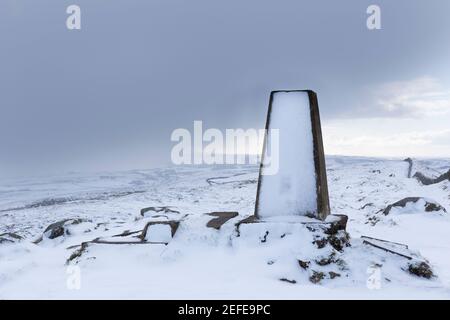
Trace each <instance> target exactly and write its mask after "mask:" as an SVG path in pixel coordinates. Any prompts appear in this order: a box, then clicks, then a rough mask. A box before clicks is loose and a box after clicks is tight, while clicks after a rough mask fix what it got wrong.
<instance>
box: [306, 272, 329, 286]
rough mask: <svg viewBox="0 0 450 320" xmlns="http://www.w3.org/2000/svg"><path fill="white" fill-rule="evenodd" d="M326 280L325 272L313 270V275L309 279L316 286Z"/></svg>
mask: <svg viewBox="0 0 450 320" xmlns="http://www.w3.org/2000/svg"><path fill="white" fill-rule="evenodd" d="M324 278H325V274H324V273H323V272H318V271H315V270H313V272H312V275H311V276H310V277H309V281H311V282H312V283H314V284H316V283H319V282H320V281H322V280H323V279H324Z"/></svg>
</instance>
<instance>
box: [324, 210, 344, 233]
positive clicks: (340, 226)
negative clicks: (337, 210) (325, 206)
mask: <svg viewBox="0 0 450 320" xmlns="http://www.w3.org/2000/svg"><path fill="white" fill-rule="evenodd" d="M325 222H329V226H328V228H327V229H326V230H325V233H326V234H330V235H333V234H336V233H338V232H339V231H340V230H345V229H346V228H347V222H348V217H347V216H346V215H343V214H333V215H330V216H328V217H327V219H326V220H325Z"/></svg>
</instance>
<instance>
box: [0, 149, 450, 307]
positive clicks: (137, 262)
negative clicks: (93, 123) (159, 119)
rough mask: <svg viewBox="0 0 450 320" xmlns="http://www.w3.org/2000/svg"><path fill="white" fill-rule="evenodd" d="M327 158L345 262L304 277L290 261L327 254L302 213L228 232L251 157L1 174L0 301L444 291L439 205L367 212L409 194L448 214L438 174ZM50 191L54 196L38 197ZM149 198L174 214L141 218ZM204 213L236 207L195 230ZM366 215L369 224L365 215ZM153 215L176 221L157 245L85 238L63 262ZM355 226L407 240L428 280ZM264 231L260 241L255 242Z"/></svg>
mask: <svg viewBox="0 0 450 320" xmlns="http://www.w3.org/2000/svg"><path fill="white" fill-rule="evenodd" d="M447 163H450V160H447ZM327 165H328V167H327V174H328V185H329V188H330V203H331V211H332V213H333V214H345V215H348V217H349V222H348V225H347V230H348V231H349V233H350V235H351V237H352V239H351V244H352V246H351V247H349V248H347V249H345V250H344V251H343V252H342V253H338V254H337V256H336V257H337V258H339V259H342V260H344V261H345V263H346V269H345V270H337V269H336V266H335V265H329V266H325V267H324V270H326V271H327V272H328V271H334V272H339V273H341V277H338V278H336V279H333V280H331V279H324V280H323V281H322V282H321V283H320V284H312V283H311V282H310V281H309V280H308V276H309V275H308V273H307V271H305V270H302V269H301V268H299V266H298V262H297V260H298V259H300V260H301V259H307V258H311V257H312V256H314V257H317V259H320V258H321V257H322V256H323V257H326V256H327V255H329V254H330V253H331V250H330V248H324V249H321V250H317V249H316V248H315V247H314V245H313V244H312V241H311V240H312V238H311V237H312V234H311V233H309V232H306V231H305V229H304V228H305V225H304V224H302V223H298V222H309V220H308V219H309V218H307V217H303V216H297V217H291V218H290V220H287V218H285V217H282V216H274V217H268V218H267V220H268V222H267V223H265V224H248V225H241V227H240V236H239V237H238V236H237V235H236V233H235V228H234V224H235V223H236V222H238V221H239V220H241V219H243V218H245V217H247V216H249V215H251V214H253V209H254V204H255V195H256V180H257V177H258V167H257V166H245V165H241V166H205V167H201V166H192V167H169V168H162V169H154V170H133V171H128V172H109V173H101V174H77V173H71V174H68V175H64V176H59V177H41V178H39V179H21V180H8V181H2V182H1V185H0V190H1V192H0V234H2V233H6V232H14V233H17V234H19V235H20V236H23V237H24V238H25V239H24V240H21V241H17V242H16V243H9V242H5V243H0V299H13V298H39V299H46V298H50V299H96V298H97V299H98V298H114V299H133V298H134V299H143V298H145V299H147V298H150V299H169V298H170V299H221V298H223V299H228V298H230V299H231V298H234V299H319V298H321V299H332V298H337V299H350V298H352V299H393V298H402V299H418V298H420V299H449V298H450V259H448V257H449V256H450V239H449V237H448V230H450V219H449V216H448V214H445V213H442V212H424V211H423V207H420V208H416V209H417V210H419V209H420V211H414V210H416V209H415V207H411V208H410V210H412V211H411V212H409V211H408V212H409V214H389V215H387V216H385V215H383V214H382V213H381V214H380V213H378V212H379V211H380V210H382V209H384V208H385V207H386V206H387V205H389V204H392V203H394V202H396V201H398V200H400V199H403V198H405V197H411V196H414V197H416V196H417V197H424V198H425V199H430V200H434V201H436V202H437V203H439V204H441V205H442V206H443V207H445V208H446V209H447V211H449V209H450V182H449V181H444V182H441V183H439V184H435V185H429V186H423V185H421V184H420V183H418V182H417V181H416V180H415V179H408V178H407V169H408V164H407V163H406V162H404V161H402V160H401V159H400V160H397V159H372V158H357V157H336V156H334V157H328V158H327ZM418 165H423V164H422V161H418ZM426 166H427V167H429V168H431V169H433V170H437V171H441V170H443V168H444V169H445V160H442V159H437V160H433V159H427V160H426ZM211 179H212V180H211ZM208 181H214V183H212V184H211V183H208ZM54 198H59V199H65V201H53V202H52V201H47V202H45V201H43V200H46V199H47V200H48V199H54ZM33 203H43V204H45V205H43V206H31V204H33ZM52 203H53V204H52ZM369 204H370V205H369ZM150 206H155V207H159V206H170V207H171V208H172V209H174V210H176V211H179V212H180V213H174V212H169V213H167V214H166V216H167V217H166V218H164V219H163V218H161V217H159V218H156V217H152V216H151V215H146V216H145V217H143V216H141V215H140V210H141V209H142V208H145V207H150ZM212 211H237V212H239V216H238V217H236V218H233V219H231V220H230V221H228V222H227V223H225V224H224V225H223V226H222V228H221V229H220V230H219V231H218V230H215V229H211V228H207V227H206V224H207V222H208V221H209V220H210V219H211V218H212V217H210V216H207V215H204V213H207V212H212ZM149 213H150V212H149ZM157 214H161V213H155V215H157ZM371 217H377V219H378V222H377V223H375V224H373V223H370V221H371V220H370V218H371ZM76 218H82V219H85V222H83V223H80V224H76V225H70V226H68V229H69V231H70V232H69V234H66V235H64V236H63V237H60V238H56V239H53V240H51V239H44V240H43V241H42V242H41V243H39V244H33V243H32V242H31V241H33V240H35V239H37V238H39V237H40V236H42V233H43V231H44V230H45V228H46V227H47V226H48V225H50V224H51V223H54V222H57V221H60V220H63V219H76ZM332 219H333V217H330V218H329V219H328V220H327V221H331V220H332ZM157 220H164V221H168V220H179V221H181V223H180V226H179V228H178V231H177V233H176V234H175V236H174V238H173V239H172V240H171V241H170V243H169V245H167V246H166V245H164V244H138V245H132V244H131V245H130V244H120V245H108V244H92V245H89V246H88V247H87V249H86V251H85V252H84V253H83V254H82V255H81V256H80V257H79V258H76V259H74V260H73V261H71V262H70V263H68V264H67V263H66V260H67V259H68V258H69V257H70V256H71V255H72V253H73V252H74V251H75V250H77V249H78V248H79V247H74V246H79V245H80V244H81V243H82V242H85V241H91V240H93V239H96V238H100V239H103V240H111V241H112V240H114V241H124V242H125V241H130V240H134V241H136V240H137V239H136V234H132V235H129V236H127V237H124V238H121V237H115V235H118V234H121V233H123V232H124V231H131V232H133V231H139V230H142V229H143V228H144V226H145V225H146V224H147V223H148V222H150V221H157ZM289 222H293V223H289ZM153 231H158V230H152V233H153ZM159 231H162V233H160V234H158V232H155V233H154V235H155V236H167V235H168V231H169V229H167V228H166V229H165V230H159ZM266 231H269V234H268V235H267V236H266ZM362 235H365V236H369V237H373V238H378V239H384V240H390V241H394V242H398V243H402V244H406V245H408V247H409V249H410V250H411V252H412V254H416V255H419V254H420V255H421V256H423V257H424V258H426V259H427V260H428V262H429V264H430V265H431V266H432V268H433V271H434V272H435V273H436V275H437V277H436V278H433V279H431V280H426V279H423V278H419V277H417V276H414V275H411V274H409V273H408V272H407V271H405V270H404V269H405V268H406V265H407V263H408V260H406V259H405V258H403V257H400V256H396V255H393V254H390V253H387V252H384V251H382V250H379V249H377V248H374V247H371V246H368V245H366V244H364V243H363V241H364V238H360V236H362ZM264 237H266V238H267V239H266V240H267V241H265V242H261V240H262V239H264ZM394 247H395V246H394ZM396 249H397V250H403V249H402V247H401V246H400V247H399V248H396ZM402 252H403V251H402ZM408 253H410V252H409V251H408ZM380 265H381V267H380V268H381V269H380V271H381V286H380V288H379V289H375V290H371V289H369V288H368V286H367V285H366V283H367V281H368V277H369V275H368V273H367V272H368V270H370V268H372V267H374V266H380ZM74 266H75V267H79V269H80V275H81V287H80V289H79V290H76V289H75V290H74V289H70V288H68V286H67V281H68V278H69V277H70V274H69V273H68V270H69V269H68V267H74ZM281 278H286V279H290V280H295V281H296V283H295V284H291V283H287V282H284V281H280V279H281Z"/></svg>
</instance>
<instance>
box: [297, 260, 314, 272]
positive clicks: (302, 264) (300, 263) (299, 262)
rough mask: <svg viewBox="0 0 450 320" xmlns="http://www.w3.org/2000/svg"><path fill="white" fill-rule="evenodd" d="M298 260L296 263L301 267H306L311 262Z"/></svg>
mask: <svg viewBox="0 0 450 320" xmlns="http://www.w3.org/2000/svg"><path fill="white" fill-rule="evenodd" d="M297 261H298V265H299V266H300V267H301V268H302V269H305V270H306V269H308V268H309V265H310V264H311V262H309V261H303V260H297Z"/></svg>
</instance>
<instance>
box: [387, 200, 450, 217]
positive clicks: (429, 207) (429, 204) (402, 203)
mask: <svg viewBox="0 0 450 320" xmlns="http://www.w3.org/2000/svg"><path fill="white" fill-rule="evenodd" d="M420 200H422V201H423V203H424V211H425V212H434V211H443V212H447V211H446V210H445V208H444V207H443V206H441V205H440V204H439V203H437V202H435V201H434V200H430V199H425V198H422V197H407V198H404V199H402V200H399V201H397V202H395V203H393V204H390V205H388V206H387V207H386V209H384V210H383V214H384V215H388V214H390V213H391V210H392V209H393V208H396V207H397V208H405V207H406V206H407V205H408V204H414V203H417V202H418V201H420Z"/></svg>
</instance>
